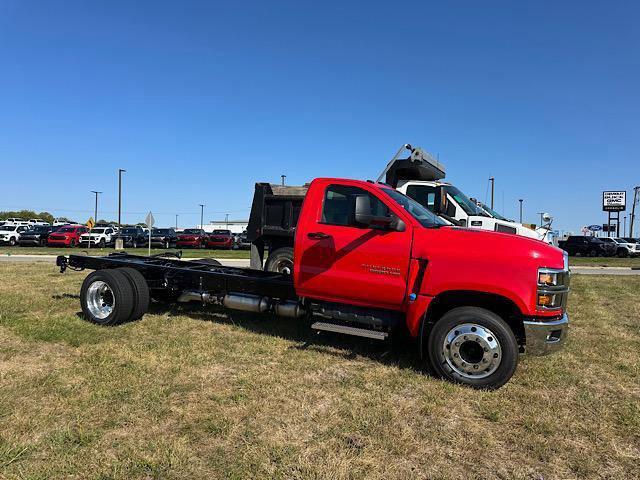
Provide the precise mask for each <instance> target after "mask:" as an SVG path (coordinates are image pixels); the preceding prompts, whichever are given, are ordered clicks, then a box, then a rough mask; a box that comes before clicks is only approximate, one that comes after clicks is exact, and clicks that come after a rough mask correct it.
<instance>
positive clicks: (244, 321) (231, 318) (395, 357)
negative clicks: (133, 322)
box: [149, 302, 432, 375]
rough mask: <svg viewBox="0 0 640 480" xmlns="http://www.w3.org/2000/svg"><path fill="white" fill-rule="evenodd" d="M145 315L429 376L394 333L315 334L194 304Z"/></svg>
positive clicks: (414, 347) (306, 326)
mask: <svg viewBox="0 0 640 480" xmlns="http://www.w3.org/2000/svg"><path fill="white" fill-rule="evenodd" d="M149 313H151V314H157V315H165V314H168V315H169V316H187V317H189V318H192V319H195V320H200V321H205V322H213V323H217V324H221V325H229V324H231V325H235V326H237V327H239V328H242V329H244V330H247V331H249V332H252V333H257V334H260V335H268V336H272V337H277V338H284V339H286V340H290V341H293V342H296V345H293V346H291V347H289V348H291V349H297V350H313V351H317V352H319V353H322V354H326V355H333V356H336V357H340V358H343V359H355V358H357V357H358V356H362V357H366V358H369V359H371V360H374V361H377V362H380V363H383V364H385V365H390V366H391V365H392V366H396V367H399V368H406V369H411V370H418V371H422V372H424V373H426V374H429V375H431V374H432V372H431V371H430V370H429V369H428V368H427V367H426V366H425V363H426V362H422V361H421V360H420V352H419V347H418V343H417V341H415V340H414V339H412V338H410V337H409V336H408V335H406V334H402V333H398V334H396V335H395V336H392V337H391V339H390V340H386V341H380V340H372V339H367V338H361V337H355V336H350V335H341V334H338V333H332V332H319V331H315V330H312V329H311V323H312V321H310V320H308V319H306V318H301V319H295V318H287V317H278V316H276V315H273V314H258V313H247V312H238V311H229V310H226V309H224V308H222V307H215V306H207V307H202V306H200V305H198V304H195V303H194V304H193V305H189V304H184V305H176V304H170V303H164V302H157V303H155V302H154V303H152V304H151V305H150V308H149Z"/></svg>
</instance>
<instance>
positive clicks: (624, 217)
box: [622, 215, 627, 237]
mask: <svg viewBox="0 0 640 480" xmlns="http://www.w3.org/2000/svg"><path fill="white" fill-rule="evenodd" d="M622 231H623V234H622V236H623V237H626V236H627V216H626V215H624V216H623V217H622Z"/></svg>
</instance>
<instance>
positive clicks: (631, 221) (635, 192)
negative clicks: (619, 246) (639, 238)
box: [629, 185, 640, 237]
mask: <svg viewBox="0 0 640 480" xmlns="http://www.w3.org/2000/svg"><path fill="white" fill-rule="evenodd" d="M639 191H640V185H638V186H637V187H634V188H633V205H632V207H631V216H630V217H629V236H630V237H633V224H634V223H635V221H636V204H637V203H638V192H639Z"/></svg>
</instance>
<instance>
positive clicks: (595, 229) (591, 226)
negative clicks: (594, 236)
mask: <svg viewBox="0 0 640 480" xmlns="http://www.w3.org/2000/svg"><path fill="white" fill-rule="evenodd" d="M587 229H588V230H591V231H592V232H599V231H600V230H602V227H601V226H600V225H589V226H588V227H587Z"/></svg>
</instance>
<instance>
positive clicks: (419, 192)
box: [407, 185, 436, 212]
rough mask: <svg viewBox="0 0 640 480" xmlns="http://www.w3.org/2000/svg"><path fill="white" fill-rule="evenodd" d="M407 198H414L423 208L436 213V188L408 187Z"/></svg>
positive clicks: (424, 186)
mask: <svg viewBox="0 0 640 480" xmlns="http://www.w3.org/2000/svg"><path fill="white" fill-rule="evenodd" d="M407 197H410V198H413V199H414V200H415V201H416V202H418V203H419V204H420V205H422V206H423V207H426V208H428V209H429V210H431V211H432V212H435V211H436V187H430V186H428V185H409V186H408V187H407Z"/></svg>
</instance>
